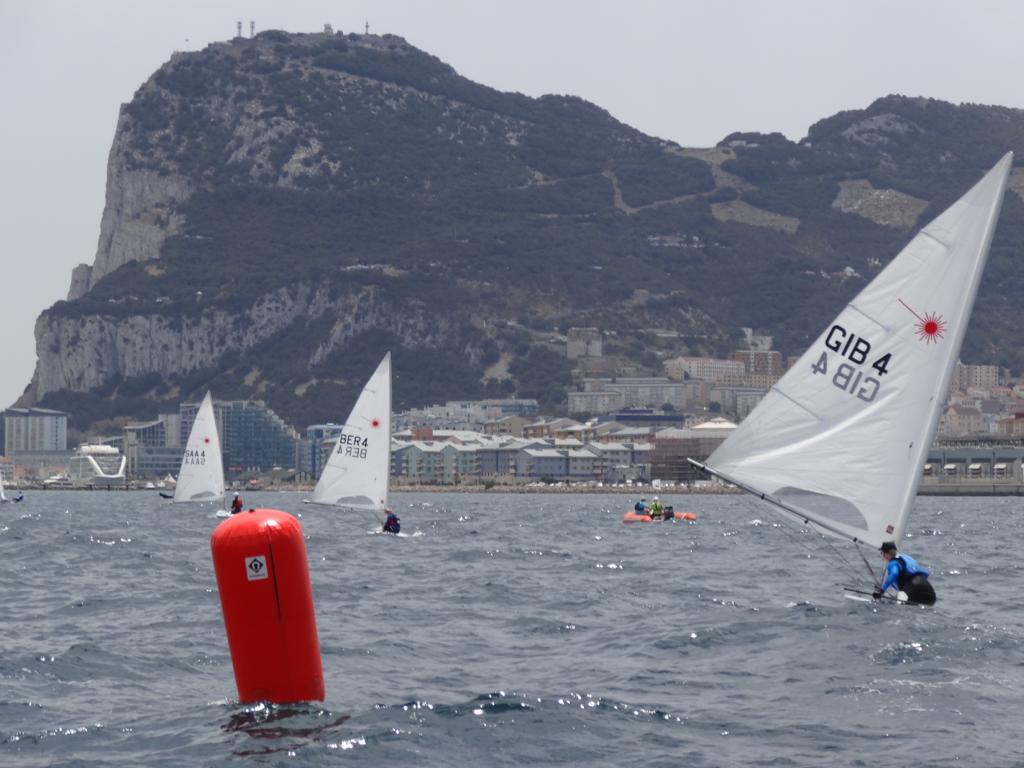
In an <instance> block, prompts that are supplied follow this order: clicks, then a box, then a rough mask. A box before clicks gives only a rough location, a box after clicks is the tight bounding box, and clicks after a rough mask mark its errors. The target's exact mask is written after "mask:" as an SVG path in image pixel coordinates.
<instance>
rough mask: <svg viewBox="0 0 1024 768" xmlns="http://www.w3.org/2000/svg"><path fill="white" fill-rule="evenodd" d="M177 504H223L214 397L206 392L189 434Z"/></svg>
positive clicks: (178, 483) (176, 492)
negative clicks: (196, 502)
mask: <svg viewBox="0 0 1024 768" xmlns="http://www.w3.org/2000/svg"><path fill="white" fill-rule="evenodd" d="M174 501H175V502H185V501H216V502H218V503H221V504H222V503H223V501H224V464H223V459H222V458H221V451H220V437H219V436H218V434H217V420H216V418H215V417H214V414H213V397H212V395H211V394H210V393H209V392H207V393H206V397H204V398H203V402H202V404H201V405H200V406H199V411H198V412H197V413H196V420H195V422H194V423H193V424H192V431H191V432H189V436H188V443H187V444H186V446H185V455H184V456H183V457H182V459H181V471H180V472H178V482H177V485H175V486H174Z"/></svg>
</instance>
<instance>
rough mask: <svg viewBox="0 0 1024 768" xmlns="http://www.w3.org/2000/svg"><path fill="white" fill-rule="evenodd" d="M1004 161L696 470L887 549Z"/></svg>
mask: <svg viewBox="0 0 1024 768" xmlns="http://www.w3.org/2000/svg"><path fill="white" fill-rule="evenodd" d="M1012 164H1013V153H1007V154H1006V155H1005V156H1004V157H1003V158H1002V159H1001V160H1000V161H999V162H998V163H997V164H996V165H995V167H993V168H992V170H990V171H989V172H988V173H987V174H986V175H985V176H984V177H983V178H982V179H981V181H979V182H978V183H977V184H976V185H975V186H974V187H973V188H972V189H971V190H970V191H968V192H967V193H966V194H965V195H964V196H963V197H961V198H960V199H959V200H958V201H957V202H955V203H953V205H951V206H950V207H949V208H948V209H946V211H945V212H943V213H942V214H940V215H939V217H938V218H936V219H935V220H934V221H932V222H931V224H929V225H928V226H926V227H925V228H924V229H922V230H921V231H920V232H919V233H918V235H917V236H916V237H915V238H914V239H913V240H912V241H911V242H910V243H909V244H908V245H907V246H906V248H904V249H903V250H902V251H901V252H900V253H899V255H897V256H896V258H895V259H893V261H892V262H891V263H890V264H889V265H888V266H887V267H886V268H885V269H884V270H882V272H881V273H880V274H879V275H878V276H877V277H876V278H875V279H874V280H872V281H871V283H869V284H868V285H867V287H865V288H864V290H863V291H861V292H860V294H858V295H857V296H856V297H855V298H854V299H853V300H852V301H851V302H850V303H849V304H848V305H847V307H846V308H845V309H844V310H843V311H842V312H841V313H840V314H839V316H838V317H837V318H836V319H835V321H834V322H833V323H831V324H830V325H829V326H828V328H827V329H826V330H825V332H824V333H823V334H822V335H821V336H819V337H818V339H817V341H815V342H814V343H813V344H812V345H811V347H810V349H808V350H807V352H805V353H804V355H803V357H801V358H800V360H799V361H798V362H797V363H796V364H795V365H793V367H792V368H790V370H789V371H788V372H787V373H786V375H785V376H783V377H782V379H780V380H779V382H778V384H776V385H775V386H774V387H772V389H771V391H770V392H769V393H768V394H767V395H766V396H765V397H764V399H763V400H762V401H761V402H760V403H759V404H758V405H757V407H756V408H755V409H754V410H753V411H752V412H751V413H750V415H749V416H747V418H746V419H744V420H743V422H742V423H741V424H740V425H739V427H738V428H737V429H736V431H735V432H734V433H733V434H732V435H730V436H729V437H728V438H727V439H726V441H725V442H724V443H722V444H721V445H720V446H719V447H718V449H717V450H716V451H715V452H714V453H712V454H711V456H710V457H709V458H708V460H707V463H706V464H701V463H700V462H698V461H695V460H693V459H690V460H689V461H690V463H691V464H693V465H695V466H697V467H699V468H701V469H704V470H706V471H707V472H709V473H711V474H713V475H716V476H718V477H720V478H722V479H723V480H726V481H727V482H729V483H732V484H734V485H736V486H738V487H739V488H742V489H743V490H745V491H748V492H749V493H752V494H754V495H756V496H758V497H759V498H761V499H764V500H765V501H768V502H770V503H771V504H772V505H774V506H775V508H776V509H778V510H780V511H781V512H783V513H787V514H789V515H791V516H793V517H795V518H796V519H798V520H800V521H801V522H803V523H807V524H810V525H812V526H813V527H814V528H816V529H818V530H820V531H821V532H822V533H825V534H828V535H830V536H832V537H836V538H839V539H845V540H847V541H852V542H853V543H854V544H855V545H858V544H862V543H863V544H868V545H870V546H872V547H874V548H878V547H879V546H880V545H881V544H882V543H883V542H885V541H894V542H896V543H897V544H899V542H900V541H901V539H902V538H903V535H904V532H905V530H906V527H907V518H908V516H909V514H910V510H911V507H912V506H913V503H914V497H915V495H916V493H917V487H918V484H919V483H920V480H921V474H922V466H923V464H924V458H925V456H926V455H927V451H928V448H929V447H930V446H931V443H932V438H933V437H934V435H935V428H936V425H937V423H938V420H939V416H940V412H941V409H942V407H943V405H944V403H945V399H946V393H947V390H948V389H949V383H950V378H951V375H952V371H953V366H954V365H955V364H956V361H957V358H958V356H959V354H960V345H961V343H962V342H963V338H964V332H965V331H966V330H967V324H968V321H969V320H970V316H971V309H972V307H973V305H974V299H975V296H976V294H977V292H978V284H979V282H980V280H981V273H982V270H983V269H984V266H985V261H986V259H987V257H988V251H989V246H990V244H991V242H992V235H993V232H994V231H995V228H996V222H997V220H998V217H999V211H1000V208H1001V207H1002V202H1003V193H1004V191H1005V189H1006V183H1007V178H1008V176H1009V173H1010V168H1011V166H1012ZM861 558H862V559H864V563H865V565H866V566H867V568H868V571H869V572H871V573H872V580H873V581H874V578H875V577H874V574H873V572H872V568H871V565H870V564H869V563H868V561H867V559H866V558H864V555H863V553H861ZM876 583H877V582H876Z"/></svg>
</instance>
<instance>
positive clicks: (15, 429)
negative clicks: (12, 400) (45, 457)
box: [4, 408, 68, 456]
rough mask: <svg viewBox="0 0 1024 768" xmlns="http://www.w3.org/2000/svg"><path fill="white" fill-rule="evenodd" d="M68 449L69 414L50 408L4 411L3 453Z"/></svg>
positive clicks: (11, 454) (7, 454)
mask: <svg viewBox="0 0 1024 768" xmlns="http://www.w3.org/2000/svg"><path fill="white" fill-rule="evenodd" d="M67 449H68V415H67V414H66V413H63V412H61V411H52V410H50V409H49V408H8V409H7V410H6V411H4V454H5V455H6V456H17V455H18V454H19V453H22V454H24V453H51V452H57V451H67Z"/></svg>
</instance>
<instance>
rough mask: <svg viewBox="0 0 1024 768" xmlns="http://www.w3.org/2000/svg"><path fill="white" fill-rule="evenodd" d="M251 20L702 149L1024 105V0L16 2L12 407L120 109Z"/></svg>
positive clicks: (1, 391) (10, 162)
mask: <svg viewBox="0 0 1024 768" xmlns="http://www.w3.org/2000/svg"><path fill="white" fill-rule="evenodd" d="M238 21H242V22H243V30H244V34H246V35H247V34H248V30H249V22H250V21H254V22H255V25H256V31H257V32H259V31H261V30H266V29H283V30H286V31H289V32H317V31H321V30H322V29H323V26H324V24H331V25H332V26H333V28H334V30H335V31H338V30H341V31H343V32H346V33H348V32H362V31H363V30H364V29H365V27H364V25H365V24H369V25H370V27H369V29H370V32H371V33H376V34H384V33H392V34H395V35H399V36H401V37H404V38H405V39H406V40H408V41H409V42H410V43H411V44H412V45H415V46H416V47H418V48H420V49H422V50H424V51H427V52H428V53H430V54H433V55H434V56H437V57H438V58H440V59H441V60H442V61H445V62H446V63H448V64H450V65H451V66H452V67H454V68H455V69H456V70H457V71H458V72H459V73H461V74H462V75H464V76H466V77H468V78H470V79H472V80H475V81H477V82H480V83H483V84H485V85H489V86H491V87H493V88H497V89H499V90H503V91H518V92H520V93H524V94H526V95H528V96H541V95H543V94H546V93H555V94H572V95H575V96H581V97H583V98H585V99H587V100H589V101H592V102H594V103H595V104H597V105H599V106H600V107H603V108H604V109H606V110H608V111H609V112H610V113H611V114H612V115H613V116H614V117H615V118H617V119H619V120H621V121H622V122H624V123H627V124H629V125H631V126H633V127H634V128H637V129H639V130H641V131H643V132H645V133H647V134H650V135H653V136H658V137H660V138H664V139H669V140H671V141H675V142H677V143H678V144H681V145H682V146H686V147H706V146H712V145H714V144H715V143H717V142H718V141H720V140H721V139H722V138H724V137H725V136H727V135H728V134H730V133H732V132H734V131H760V132H765V133H767V132H772V131H778V132H781V133H783V134H785V135H786V136H787V137H788V138H790V139H793V140H799V139H801V138H803V137H804V136H805V135H806V134H807V129H808V127H809V126H811V125H812V124H813V123H815V122H816V121H818V120H820V119H822V118H825V117H828V116H831V115H833V114H835V113H836V112H839V111H842V110H847V109H861V108H864V107H866V106H868V105H869V104H870V103H871V102H872V101H874V100H875V99H877V98H880V97H882V96H886V95H888V94H893V93H898V94H903V95H907V96H927V97H931V98H937V99H943V100H946V101H950V102H954V103H962V102H972V103H978V104H998V105H1001V106H1007V107H1015V108H1024V88H1022V87H1021V83H1020V76H1021V72H1024V45H1021V43H1020V41H1019V39H1018V37H1017V36H1018V34H1019V31H1020V30H1021V29H1024V2H1018V1H1017V0H973V1H970V2H969V1H968V0H898V1H897V2H893V0H849V1H847V0H771V1H769V0H660V1H659V0H544V1H543V2H542V1H541V0H515V2H508V1H507V0H501V1H499V0H418V1H417V0H344V1H339V0H332V1H331V2H325V1H323V0H287V2H285V1H284V0H244V2H243V1H242V0H0V163H2V164H0V290H2V293H0V408H4V407H7V406H9V405H11V404H12V403H13V402H14V400H15V399H16V398H17V397H18V396H20V394H21V393H22V391H23V390H24V388H25V387H26V385H27V384H28V382H29V380H30V379H31V376H32V371H33V370H34V367H35V361H36V355H35V340H34V335H33V328H34V325H35V321H36V318H37V317H38V316H39V314H40V313H41V312H42V311H43V310H44V309H46V308H47V307H49V306H51V305H52V304H54V302H56V301H59V300H61V299H64V298H65V297H66V296H67V291H68V287H69V285H70V280H71V270H72V269H73V268H74V267H75V265H77V264H80V263H89V264H91V263H92V262H93V261H94V259H95V255H96V245H97V241H98V238H99V227H100V216H101V214H102V211H103V203H104V195H105V187H106V165H107V155H108V154H109V151H110V145H111V142H112V140H113V136H114V129H115V126H116V123H117V116H118V111H119V109H120V106H121V105H122V104H123V103H126V102H128V101H130V100H131V98H132V94H133V93H134V92H135V90H136V89H137V88H138V87H139V86H140V85H142V83H143V82H145V81H146V80H147V79H148V78H149V77H150V75H152V73H153V72H154V71H155V70H156V69H157V68H159V67H160V66H161V65H162V64H163V63H165V62H166V61H167V60H168V58H169V57H170V55H171V54H172V53H173V52H174V51H184V50H200V49H202V48H203V47H205V46H206V45H207V44H209V43H211V42H215V41H221V40H227V39H229V38H231V37H233V36H234V35H235V31H236V24H237V22H238Z"/></svg>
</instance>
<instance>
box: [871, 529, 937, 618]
mask: <svg viewBox="0 0 1024 768" xmlns="http://www.w3.org/2000/svg"><path fill="white" fill-rule="evenodd" d="M878 551H879V552H880V553H881V555H882V559H883V560H885V563H886V565H885V581H883V582H882V584H881V586H880V587H879V588H878V589H876V590H875V591H874V592H873V593H872V595H871V596H872V597H874V598H875V600H878V599H879V598H881V597H882V595H883V594H885V591H886V590H887V589H889V588H890V587H892V586H894V585H895V586H896V587H897V589H899V590H900V591H901V592H903V593H905V594H906V596H907V600H908V601H909V602H911V603H919V604H921V605H935V589H934V588H933V587H932V585H931V582H929V581H928V571H927V570H925V569H924V568H922V567H921V566H920V565H919V564H918V562H917V561H916V560H914V558H912V557H911V556H910V555H898V554H896V542H893V541H886V542H884V543H883V544H882V546H881V547H880V548H879V550H878Z"/></svg>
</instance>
